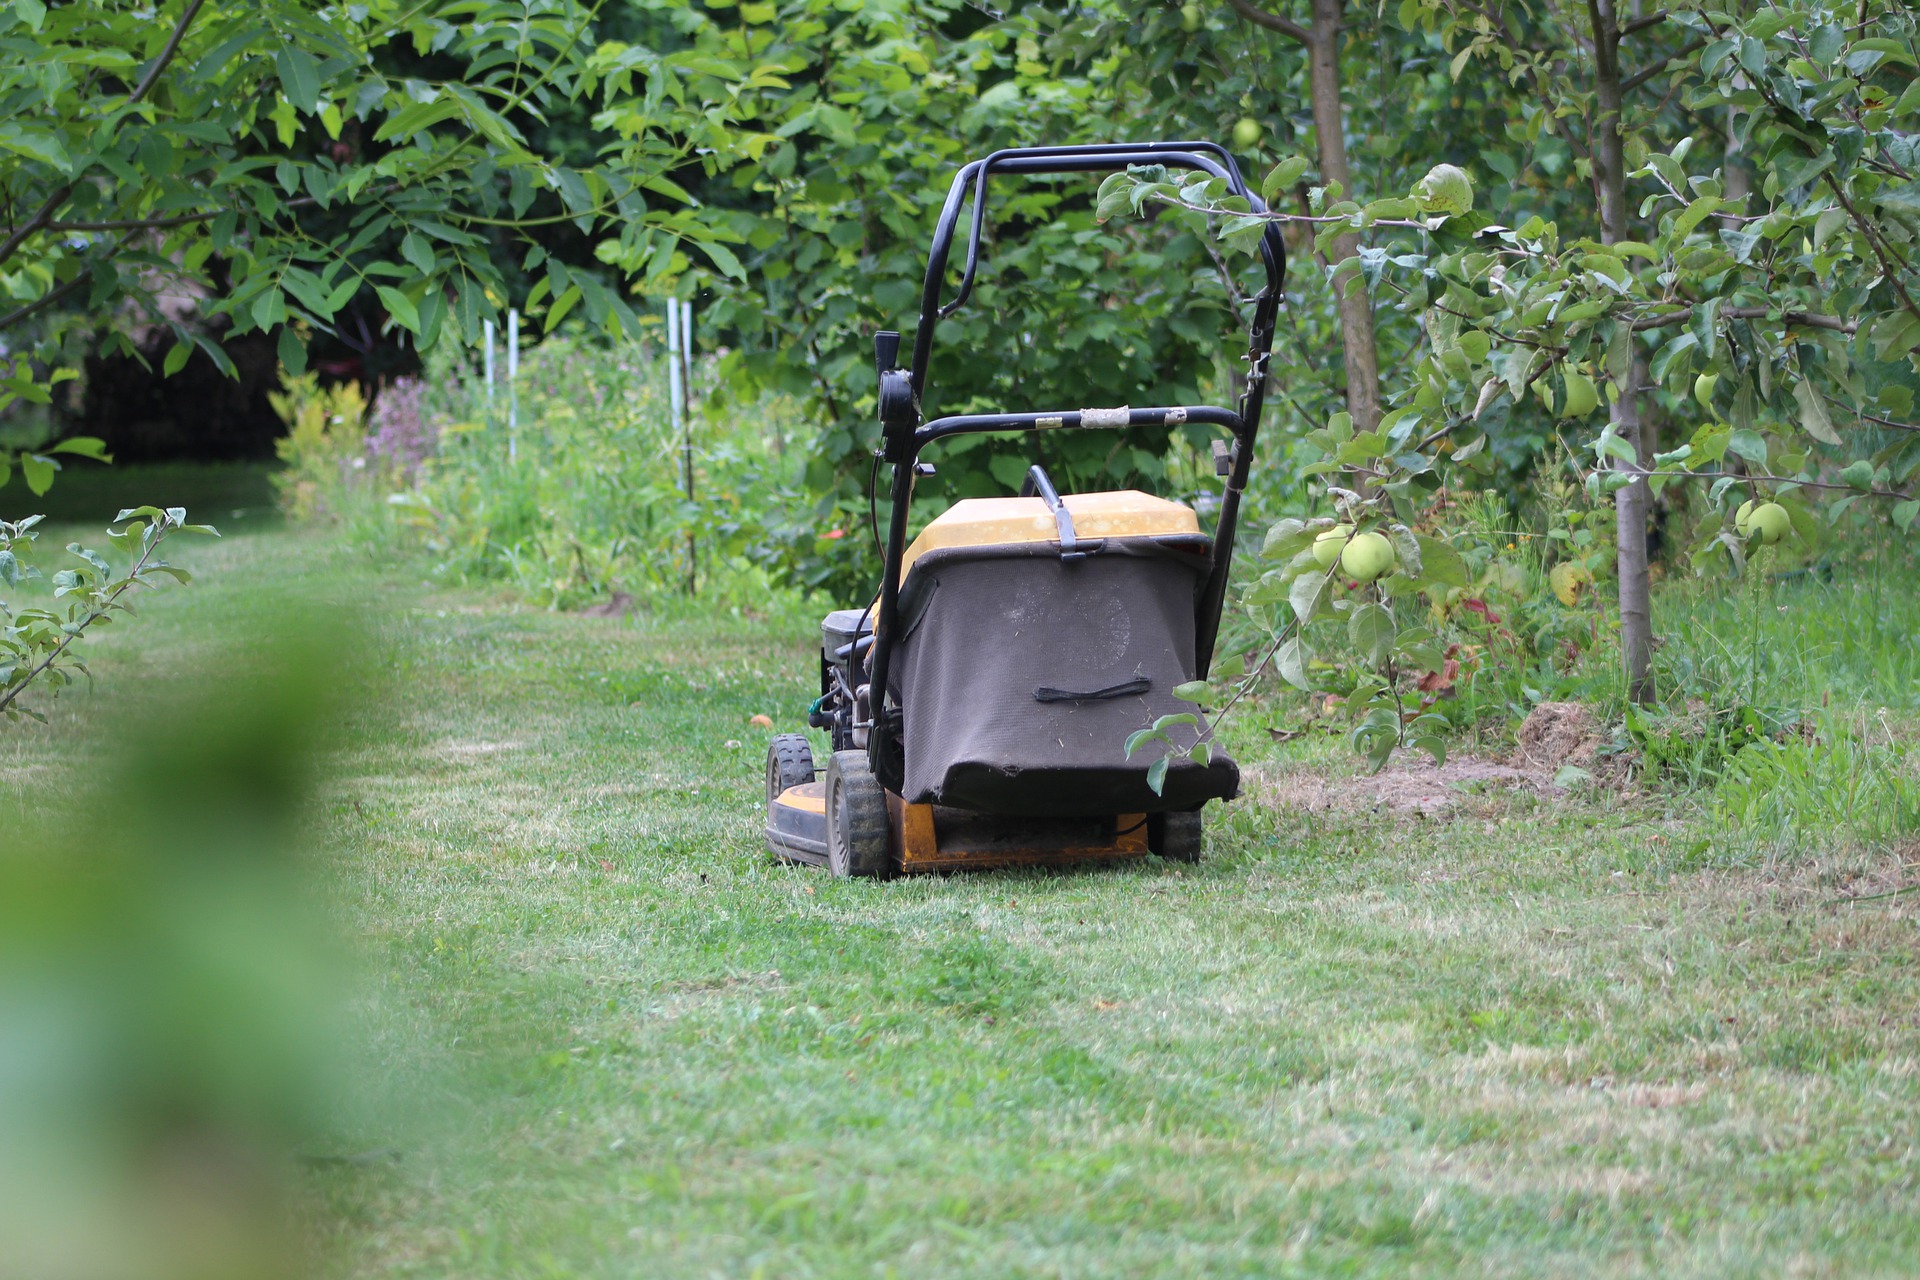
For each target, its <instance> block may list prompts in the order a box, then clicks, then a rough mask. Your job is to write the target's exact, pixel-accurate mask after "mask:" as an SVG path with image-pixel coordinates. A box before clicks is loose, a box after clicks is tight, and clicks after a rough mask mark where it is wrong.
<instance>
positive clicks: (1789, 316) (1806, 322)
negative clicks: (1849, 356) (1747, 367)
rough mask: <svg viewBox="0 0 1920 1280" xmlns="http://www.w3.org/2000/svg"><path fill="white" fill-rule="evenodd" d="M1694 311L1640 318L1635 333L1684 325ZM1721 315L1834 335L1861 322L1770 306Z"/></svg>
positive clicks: (1737, 309)
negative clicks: (1824, 331)
mask: <svg viewBox="0 0 1920 1280" xmlns="http://www.w3.org/2000/svg"><path fill="white" fill-rule="evenodd" d="M1693 310H1694V309H1693V308H1692V307H1684V308H1683V309H1681V310H1679V311H1669V312H1667V313H1666V314H1664V315H1657V316H1640V317H1638V318H1636V319H1635V320H1634V322H1633V330H1634V332H1635V333H1639V332H1641V331H1642V330H1646V329H1664V328H1666V327H1667V326H1668V325H1671V324H1685V323H1686V322H1687V321H1689V320H1691V319H1692V318H1693ZM1720 314H1721V315H1723V316H1725V317H1726V318H1727V319H1729V320H1768V319H1773V318H1776V317H1777V318H1778V319H1779V320H1780V322H1781V323H1782V324H1797V325H1800V326H1801V327H1802V328H1806V329H1831V330H1833V331H1834V332H1835V333H1853V332H1855V331H1856V330H1858V329H1859V328H1860V325H1859V322H1858V321H1854V320H1842V319H1841V318H1840V317H1839V316H1823V315H1820V314H1818V313H1816V312H1812V311H1779V312H1776V311H1774V310H1773V308H1771V307H1722V308H1721V309H1720Z"/></svg>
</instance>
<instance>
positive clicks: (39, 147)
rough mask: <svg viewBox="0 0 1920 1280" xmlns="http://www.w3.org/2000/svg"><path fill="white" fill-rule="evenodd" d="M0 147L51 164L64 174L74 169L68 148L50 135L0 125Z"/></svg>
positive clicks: (15, 125) (33, 130) (17, 126)
mask: <svg viewBox="0 0 1920 1280" xmlns="http://www.w3.org/2000/svg"><path fill="white" fill-rule="evenodd" d="M0 147H4V148H6V149H7V150H8V151H11V152H13V153H15V154H16V155H23V156H25V157H27V158H28V159H29V160H39V161H41V162H42V163H44V164H50V165H52V166H54V167H55V168H56V169H59V170H60V171H61V172H63V173H65V172H68V171H70V170H71V169H72V168H73V159H72V157H70V156H69V155H68V154H67V149H66V147H64V146H62V145H61V143H60V140H59V139H58V138H56V137H54V136H53V135H52V134H50V133H42V132H40V131H39V130H36V129H27V128H24V127H22V126H20V125H17V124H12V123H8V124H4V125H0Z"/></svg>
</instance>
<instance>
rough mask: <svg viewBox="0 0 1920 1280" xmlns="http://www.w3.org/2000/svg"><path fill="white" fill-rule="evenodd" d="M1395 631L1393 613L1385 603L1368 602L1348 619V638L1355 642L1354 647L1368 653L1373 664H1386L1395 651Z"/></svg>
mask: <svg viewBox="0 0 1920 1280" xmlns="http://www.w3.org/2000/svg"><path fill="white" fill-rule="evenodd" d="M1394 631H1395V627H1394V622H1393V615H1392V614H1391V613H1389V612H1388V611H1387V608H1386V606H1385V605H1380V604H1374V603H1372V602H1368V603H1366V604H1363V605H1361V606H1360V607H1359V608H1357V609H1355V610H1354V611H1353V615H1352V616H1351V617H1349V618H1348V619H1347V638H1348V639H1349V640H1351V641H1352V642H1353V646H1354V648H1356V649H1358V650H1360V652H1361V653H1362V654H1364V655H1366V659H1367V662H1368V664H1369V665H1371V666H1375V667H1379V666H1384V665H1385V664H1386V661H1387V658H1388V656H1389V655H1390V654H1392V652H1393V636H1394Z"/></svg>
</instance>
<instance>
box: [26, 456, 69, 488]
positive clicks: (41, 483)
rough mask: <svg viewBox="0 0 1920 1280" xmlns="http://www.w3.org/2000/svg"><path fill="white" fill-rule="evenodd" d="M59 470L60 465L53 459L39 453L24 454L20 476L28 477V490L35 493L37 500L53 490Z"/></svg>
mask: <svg viewBox="0 0 1920 1280" xmlns="http://www.w3.org/2000/svg"><path fill="white" fill-rule="evenodd" d="M59 470H60V464H59V463H57V462H55V461H54V460H53V459H52V458H47V457H42V456H41V455H40V454H37V453H28V454H22V455H21V457H20V474H22V475H23V476H25V477H26V480H27V488H29V489H31V490H32V491H33V495H34V496H35V497H36V498H37V497H39V496H40V495H41V494H43V493H45V492H46V491H47V490H49V489H51V488H53V477H54V473H55V472H57V471H59Z"/></svg>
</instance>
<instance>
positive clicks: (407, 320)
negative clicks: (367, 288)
mask: <svg viewBox="0 0 1920 1280" xmlns="http://www.w3.org/2000/svg"><path fill="white" fill-rule="evenodd" d="M374 292H375V293H378V294H379V295H380V302H381V304H382V305H383V306H385V307H386V309H387V314H388V315H390V316H392V317H393V318H394V320H395V322H396V323H398V324H399V325H400V326H401V327H402V328H405V329H407V330H409V331H411V332H413V333H419V332H420V313H419V312H418V311H417V310H415V309H414V305H413V300H412V299H411V298H409V297H407V295H406V294H404V293H402V292H400V291H399V290H398V289H396V288H394V287H393V286H392V285H387V284H382V285H375V286H374Z"/></svg>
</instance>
